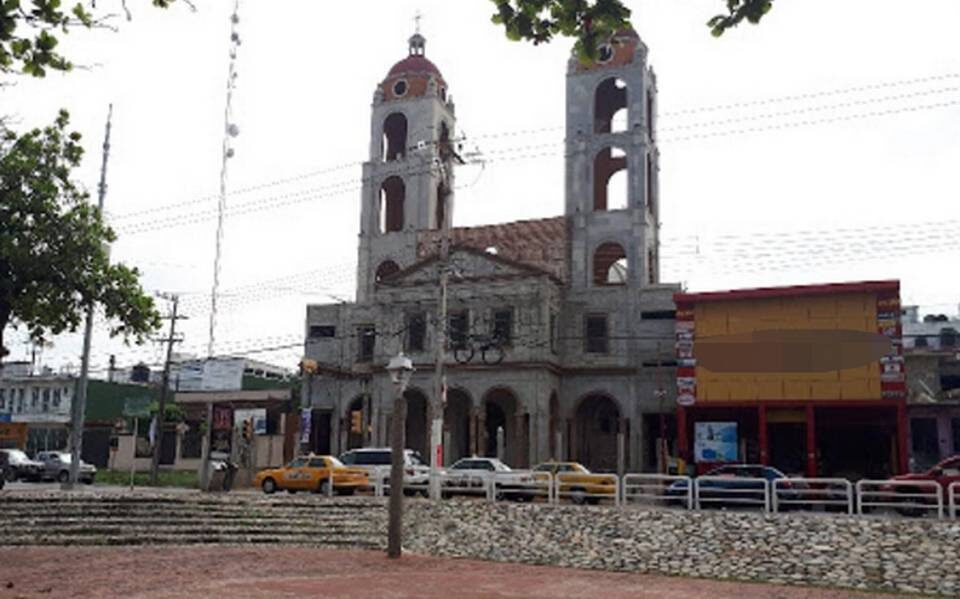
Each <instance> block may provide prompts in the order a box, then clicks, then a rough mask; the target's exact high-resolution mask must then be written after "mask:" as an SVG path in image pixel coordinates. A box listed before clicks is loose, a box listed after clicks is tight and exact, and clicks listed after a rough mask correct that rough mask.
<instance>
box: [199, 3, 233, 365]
mask: <svg viewBox="0 0 960 599" xmlns="http://www.w3.org/2000/svg"><path fill="white" fill-rule="evenodd" d="M239 10H240V0H234V2H233V13H232V14H231V15H230V67H229V70H228V71H227V101H226V105H225V106H224V109H223V156H222V162H221V164H220V197H219V200H218V202H217V243H216V251H215V253H214V258H213V291H212V292H211V294H210V337H209V341H208V343H207V355H208V356H210V357H213V350H214V343H215V341H216V329H217V294H218V293H219V292H220V262H221V254H222V251H223V247H222V246H223V213H224V211H225V210H226V208H227V162H228V161H229V160H230V159H231V158H232V157H233V148H232V147H231V146H230V140H231V139H232V138H234V137H236V136H237V134H238V133H239V132H240V130H239V129H238V128H237V126H236V125H235V124H234V123H233V122H232V120H233V111H232V102H233V90H234V86H235V84H236V79H237V48H239V47H240V34H239V33H237V24H238V23H239V22H240V16H239Z"/></svg>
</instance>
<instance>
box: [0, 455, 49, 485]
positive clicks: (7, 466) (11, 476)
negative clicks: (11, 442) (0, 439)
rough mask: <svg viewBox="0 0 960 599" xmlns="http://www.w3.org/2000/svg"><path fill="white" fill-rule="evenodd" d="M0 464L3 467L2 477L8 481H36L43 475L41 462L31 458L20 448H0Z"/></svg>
mask: <svg viewBox="0 0 960 599" xmlns="http://www.w3.org/2000/svg"><path fill="white" fill-rule="evenodd" d="M0 466H3V467H4V470H5V474H4V477H5V478H6V480H8V481H10V482H15V481H18V480H28V481H32V482H37V481H39V480H40V479H41V478H42V477H43V470H44V465H43V463H42V462H38V461H36V460H31V459H30V457H29V456H28V455H27V454H26V453H25V452H24V451H23V450H22V449H0Z"/></svg>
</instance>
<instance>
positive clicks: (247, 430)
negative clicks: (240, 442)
mask: <svg viewBox="0 0 960 599" xmlns="http://www.w3.org/2000/svg"><path fill="white" fill-rule="evenodd" d="M243 438H244V439H246V440H247V441H252V440H253V418H247V419H246V420H244V421H243Z"/></svg>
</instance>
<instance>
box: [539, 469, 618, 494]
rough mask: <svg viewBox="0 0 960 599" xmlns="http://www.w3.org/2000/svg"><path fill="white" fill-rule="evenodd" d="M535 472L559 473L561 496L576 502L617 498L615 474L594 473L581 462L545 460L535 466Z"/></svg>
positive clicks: (555, 474)
mask: <svg viewBox="0 0 960 599" xmlns="http://www.w3.org/2000/svg"><path fill="white" fill-rule="evenodd" d="M533 472H534V473H537V472H549V473H550V474H552V475H554V476H558V475H559V482H560V494H559V497H560V498H564V497H568V498H569V499H570V500H571V501H573V502H574V503H576V504H584V503H599V502H600V500H601V499H615V498H616V493H617V481H616V477H615V476H613V475H606V474H594V473H592V472H590V470H589V469H587V467H586V466H584V465H583V464H581V463H579V462H543V463H542V464H537V465H536V466H534V467H533Z"/></svg>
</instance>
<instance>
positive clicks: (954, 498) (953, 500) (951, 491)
mask: <svg viewBox="0 0 960 599" xmlns="http://www.w3.org/2000/svg"><path fill="white" fill-rule="evenodd" d="M947 501H948V503H949V504H950V517H951V518H956V517H958V516H960V481H957V482H952V483H950V484H949V485H948V486H947Z"/></svg>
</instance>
